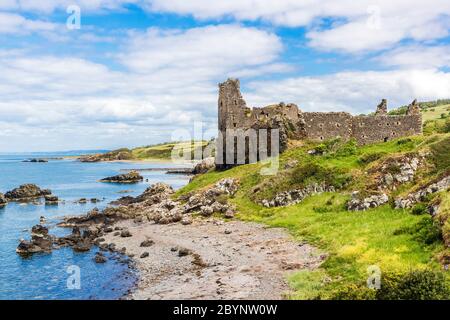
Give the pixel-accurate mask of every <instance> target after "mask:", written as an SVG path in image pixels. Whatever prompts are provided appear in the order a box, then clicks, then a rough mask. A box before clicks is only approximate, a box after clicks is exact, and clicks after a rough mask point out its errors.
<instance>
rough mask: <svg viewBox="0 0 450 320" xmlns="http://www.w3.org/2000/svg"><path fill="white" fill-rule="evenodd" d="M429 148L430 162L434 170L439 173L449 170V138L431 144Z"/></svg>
mask: <svg viewBox="0 0 450 320" xmlns="http://www.w3.org/2000/svg"><path fill="white" fill-rule="evenodd" d="M430 148H431V153H432V157H431V160H432V161H433V163H434V165H435V167H436V169H437V170H438V171H441V170H447V169H448V168H450V137H447V138H445V139H443V140H441V141H439V142H436V143H433V144H432V145H431V146H430Z"/></svg>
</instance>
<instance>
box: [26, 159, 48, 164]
mask: <svg viewBox="0 0 450 320" xmlns="http://www.w3.org/2000/svg"><path fill="white" fill-rule="evenodd" d="M22 162H31V163H47V162H48V160H47V159H27V160H23V161H22Z"/></svg>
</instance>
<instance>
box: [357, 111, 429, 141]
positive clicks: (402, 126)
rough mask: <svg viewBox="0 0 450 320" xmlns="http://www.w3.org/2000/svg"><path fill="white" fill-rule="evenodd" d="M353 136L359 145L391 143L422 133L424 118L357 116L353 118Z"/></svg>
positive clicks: (418, 116) (416, 116)
mask: <svg viewBox="0 0 450 320" xmlns="http://www.w3.org/2000/svg"><path fill="white" fill-rule="evenodd" d="M352 132H353V133H352V136H353V137H354V138H355V139H356V141H357V142H358V144H360V145H364V144H368V143H375V142H383V141H385V142H386V141H389V140H392V139H397V138H399V137H404V136H412V135H416V134H421V133H422V116H421V115H420V114H412V115H408V116H388V115H386V116H357V117H353V129H352Z"/></svg>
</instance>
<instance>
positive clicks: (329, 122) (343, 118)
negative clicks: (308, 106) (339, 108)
mask: <svg viewBox="0 0 450 320" xmlns="http://www.w3.org/2000/svg"><path fill="white" fill-rule="evenodd" d="M303 119H304V121H305V132H306V137H307V138H308V139H311V140H319V141H323V140H327V139H332V138H336V137H341V138H343V139H344V140H348V139H350V138H351V137H352V119H353V117H352V115H351V114H350V113H347V112H304V113H303Z"/></svg>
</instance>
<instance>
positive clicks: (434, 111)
mask: <svg viewBox="0 0 450 320" xmlns="http://www.w3.org/2000/svg"><path fill="white" fill-rule="evenodd" d="M443 113H444V114H446V115H449V114H450V104H446V105H441V106H437V107H430V108H426V109H424V110H422V115H423V116H422V119H423V122H425V121H427V120H437V119H440V118H441V114H443Z"/></svg>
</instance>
